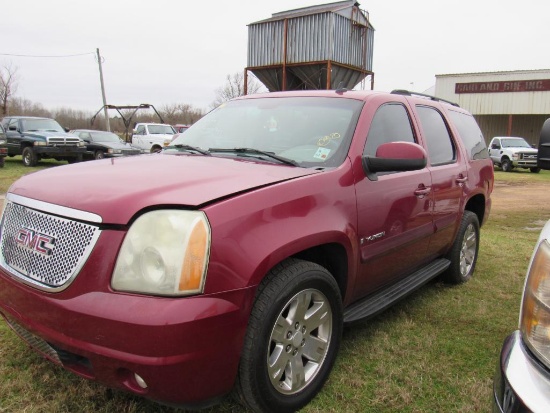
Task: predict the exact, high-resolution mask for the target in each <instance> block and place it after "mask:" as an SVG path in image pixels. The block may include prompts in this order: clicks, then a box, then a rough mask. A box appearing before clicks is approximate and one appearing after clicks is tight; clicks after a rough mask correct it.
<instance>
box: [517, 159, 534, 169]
mask: <svg viewBox="0 0 550 413" xmlns="http://www.w3.org/2000/svg"><path fill="white" fill-rule="evenodd" d="M512 165H514V167H517V168H536V167H537V159H536V158H535V159H520V160H514V161H512Z"/></svg>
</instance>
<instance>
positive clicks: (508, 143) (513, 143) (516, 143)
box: [502, 138, 531, 148]
mask: <svg viewBox="0 0 550 413" xmlns="http://www.w3.org/2000/svg"><path fill="white" fill-rule="evenodd" d="M502 147H503V148H530V147H531V145H529V144H528V143H527V142H526V141H525V139H523V138H514V139H502Z"/></svg>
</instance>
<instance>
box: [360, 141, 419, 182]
mask: <svg viewBox="0 0 550 413" xmlns="http://www.w3.org/2000/svg"><path fill="white" fill-rule="evenodd" d="M427 159H428V156H427V154H426V151H425V150H424V148H423V147H422V146H420V145H418V144H416V143H411V142H389V143H384V144H382V145H380V146H379V147H378V149H377V150H376V156H374V157H372V156H364V157H363V160H362V164H363V171H365V174H366V175H367V177H368V178H369V179H370V180H371V181H376V180H378V176H377V175H376V174H377V173H378V172H404V171H416V170H419V169H423V168H425V167H426V164H427Z"/></svg>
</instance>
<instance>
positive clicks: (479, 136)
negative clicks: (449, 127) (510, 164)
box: [449, 110, 500, 159]
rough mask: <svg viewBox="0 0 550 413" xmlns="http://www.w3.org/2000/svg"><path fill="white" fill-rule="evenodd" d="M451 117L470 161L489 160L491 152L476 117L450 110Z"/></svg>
mask: <svg viewBox="0 0 550 413" xmlns="http://www.w3.org/2000/svg"><path fill="white" fill-rule="evenodd" d="M449 115H450V117H451V119H452V121H453V122H454V124H455V126H456V128H457V129H458V133H459V134H460V139H462V142H463V143H464V146H465V147H466V150H467V151H468V156H470V159H486V158H488V157H489V152H488V151H487V146H486V145H485V138H483V133H482V132H481V129H479V126H478V124H477V122H476V120H475V119H474V117H473V116H472V115H467V114H465V113H460V112H455V111H454V110H450V111H449ZM499 143H500V142H499Z"/></svg>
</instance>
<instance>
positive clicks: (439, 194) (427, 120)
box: [415, 104, 468, 257]
mask: <svg viewBox="0 0 550 413" xmlns="http://www.w3.org/2000/svg"><path fill="white" fill-rule="evenodd" d="M415 111H416V116H417V119H418V122H419V124H420V130H421V133H422V138H423V140H424V143H425V146H426V148H427V150H428V169H429V171H430V174H431V178H432V202H433V206H432V209H433V220H434V231H435V232H434V236H433V238H432V241H431V242H430V247H429V251H428V255H429V256H430V257H434V256H436V255H441V254H442V253H444V252H445V250H446V249H447V248H448V247H449V245H450V244H451V243H452V242H453V239H454V236H455V232H456V230H457V228H458V224H459V223H460V218H461V216H459V215H460V212H461V211H462V203H463V200H464V198H465V196H464V195H463V191H464V185H465V183H466V182H467V180H468V171H467V167H466V165H467V162H466V161H465V159H464V154H463V153H462V152H461V151H459V149H458V148H459V146H458V145H457V142H456V141H455V138H454V137H453V136H452V133H451V128H450V127H449V123H448V121H447V119H446V118H445V117H444V115H443V113H442V112H441V111H440V110H439V109H438V108H437V107H434V106H430V105H424V104H417V105H415Z"/></svg>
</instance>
